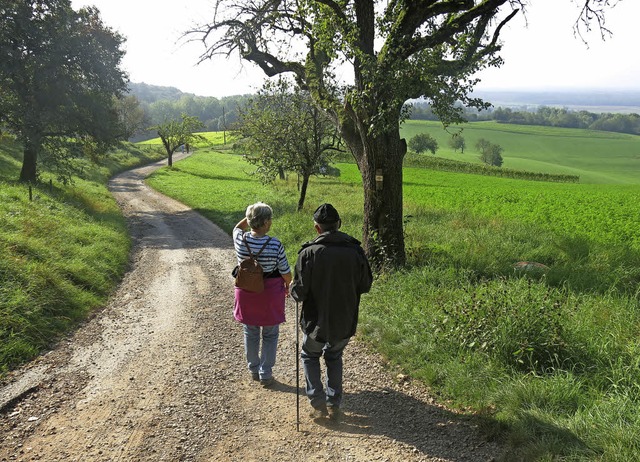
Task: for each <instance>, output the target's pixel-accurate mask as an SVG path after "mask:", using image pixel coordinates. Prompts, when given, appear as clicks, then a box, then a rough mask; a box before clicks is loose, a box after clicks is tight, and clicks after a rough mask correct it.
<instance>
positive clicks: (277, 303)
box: [233, 278, 285, 326]
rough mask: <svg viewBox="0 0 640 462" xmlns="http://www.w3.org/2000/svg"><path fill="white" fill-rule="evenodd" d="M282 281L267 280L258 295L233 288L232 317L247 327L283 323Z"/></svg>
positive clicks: (283, 293) (283, 295) (279, 279)
mask: <svg viewBox="0 0 640 462" xmlns="http://www.w3.org/2000/svg"><path fill="white" fill-rule="evenodd" d="M284 299H285V292H284V279H282V278H267V279H265V280H264V291H263V292H262V293H260V294H256V293H254V292H247V291H246V290H244V289H239V288H238V287H236V288H235V304H234V307H233V317H234V318H235V320H236V321H238V322H241V323H242V324H247V325H249V326H275V325H277V324H282V323H283V322H284V321H285V316H284Z"/></svg>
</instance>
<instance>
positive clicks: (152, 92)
mask: <svg viewBox="0 0 640 462" xmlns="http://www.w3.org/2000/svg"><path fill="white" fill-rule="evenodd" d="M129 93H131V94H132V95H134V96H135V97H136V98H138V100H140V101H142V102H145V103H149V104H151V103H155V102H156V101H163V100H167V101H177V100H179V99H180V98H181V97H182V96H184V95H190V94H191V93H184V92H182V91H181V90H179V89H177V88H175V87H161V86H158V85H149V84H147V83H135V82H130V83H129Z"/></svg>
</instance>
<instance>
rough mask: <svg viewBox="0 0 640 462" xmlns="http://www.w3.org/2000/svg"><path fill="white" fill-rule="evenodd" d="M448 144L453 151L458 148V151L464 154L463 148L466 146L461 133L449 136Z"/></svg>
mask: <svg viewBox="0 0 640 462" xmlns="http://www.w3.org/2000/svg"><path fill="white" fill-rule="evenodd" d="M449 146H451V148H452V149H453V152H457V151H458V149H460V152H461V153H462V154H464V148H466V147H467V143H466V141H465V140H464V137H463V136H462V135H461V134H459V133H456V134H455V135H452V136H451V138H450V139H449Z"/></svg>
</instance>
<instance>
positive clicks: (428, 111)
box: [411, 102, 640, 135]
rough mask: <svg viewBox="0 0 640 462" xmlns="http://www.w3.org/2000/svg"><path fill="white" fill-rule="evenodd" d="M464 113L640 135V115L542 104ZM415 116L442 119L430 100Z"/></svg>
mask: <svg viewBox="0 0 640 462" xmlns="http://www.w3.org/2000/svg"><path fill="white" fill-rule="evenodd" d="M463 110H464V116H465V118H466V119H467V120H468V121H470V122H474V121H480V120H495V121H497V122H502V123H510V124H520V125H541V126H547V127H565V128H585V129H590V130H601V131H608V132H617V133H629V134H632V135H640V115H638V114H635V113H634V114H619V113H601V114H596V113H593V112H589V111H572V110H569V109H566V108H556V107H547V106H542V107H539V108H537V109H536V110H535V111H527V110H514V109H511V108H502V107H498V108H495V109H488V110H485V111H478V110H476V109H469V108H465V109H463ZM411 118H412V119H416V120H438V117H437V116H436V115H435V114H434V112H433V110H432V108H431V106H430V105H429V104H428V103H421V102H418V103H413V105H412V108H411Z"/></svg>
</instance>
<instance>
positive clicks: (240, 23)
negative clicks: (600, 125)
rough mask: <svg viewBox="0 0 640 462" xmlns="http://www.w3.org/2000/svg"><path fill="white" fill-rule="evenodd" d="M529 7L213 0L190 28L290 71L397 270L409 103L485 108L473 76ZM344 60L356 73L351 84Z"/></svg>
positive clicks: (458, 115) (213, 47)
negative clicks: (354, 171)
mask: <svg viewBox="0 0 640 462" xmlns="http://www.w3.org/2000/svg"><path fill="white" fill-rule="evenodd" d="M608 2H609V0H585V6H584V8H585V10H583V16H584V17H586V18H593V13H597V14H601V12H602V9H603V8H604V7H605V6H606V5H608ZM524 3H525V0H430V1H415V2H399V1H395V0H393V1H386V0H385V1H382V0H379V1H376V0H344V1H336V0H300V1H297V2H285V1H274V0H263V1H252V2H243V1H240V0H216V2H215V3H214V7H213V8H214V9H215V15H213V20H212V21H211V22H210V23H208V24H205V25H203V26H202V27H198V28H195V29H194V30H192V31H190V32H188V33H187V34H196V36H197V38H198V39H201V40H202V41H203V42H204V44H205V46H206V51H205V52H204V53H203V55H202V56H201V60H206V59H208V58H211V57H213V56H216V55H223V56H229V54H231V53H234V52H238V53H239V54H240V56H241V58H242V59H244V60H247V61H250V62H253V63H255V64H256V65H258V66H259V67H260V68H261V69H262V70H263V71H264V72H265V74H267V75H268V76H274V75H278V74H283V73H291V74H293V75H294V77H295V79H296V80H297V82H298V84H299V85H301V86H302V87H303V88H305V89H308V90H309V91H310V92H311V95H312V97H313V99H314V100H315V101H316V102H317V103H318V104H319V105H320V106H321V107H322V108H323V109H324V110H325V111H326V112H327V113H328V114H329V116H330V117H331V118H332V120H333V122H334V123H335V124H336V126H337V127H338V129H339V131H340V134H341V135H342V137H343V139H344V140H345V143H346V145H347V146H348V147H349V149H350V151H351V153H352V155H353V157H354V158H355V160H356V162H357V164H358V167H359V170H360V173H361V175H362V184H363V190H364V226H363V245H364V247H365V249H366V251H367V253H368V255H369V257H370V258H371V259H372V261H373V262H374V263H375V264H378V265H380V264H384V263H386V262H389V263H391V264H392V265H394V266H395V265H401V264H403V263H404V261H405V247H404V234H403V233H404V230H403V201H402V161H403V158H404V156H405V154H406V151H407V143H406V141H405V140H404V139H402V138H401V137H400V123H401V122H402V120H403V118H404V117H405V116H406V113H405V112H403V107H404V104H405V102H406V101H407V100H409V99H418V98H420V97H424V98H425V99H426V100H428V101H430V103H431V105H432V107H433V110H434V112H435V113H436V114H437V115H438V117H439V118H440V119H441V120H442V122H443V123H444V124H450V123H453V122H458V121H461V120H462V109H461V107H459V106H457V105H456V103H457V102H462V103H463V105H465V106H468V107H475V108H478V109H481V108H485V107H487V106H486V105H485V104H484V102H482V101H481V100H479V99H477V98H472V97H470V96H469V92H470V91H471V90H472V88H473V86H474V84H475V83H476V80H475V79H474V78H473V75H474V74H475V73H476V72H477V71H478V70H480V69H482V68H484V67H487V66H499V65H500V64H501V59H500V58H499V57H498V55H497V53H498V52H499V50H500V43H499V42H498V39H499V35H500V31H501V29H502V28H503V27H504V25H505V24H507V23H508V22H509V20H511V19H512V18H513V17H514V16H515V15H516V14H517V12H518V11H519V8H518V7H521V6H523V4H524ZM600 18H601V15H599V16H598V15H596V19H597V20H599V19H600ZM192 36H193V35H192ZM341 66H344V67H346V66H349V67H350V71H351V72H350V75H352V81H350V82H344V85H343V82H341V81H338V79H337V78H336V76H337V75H338V74H340V75H344V74H345V72H342V68H340V67H341ZM339 68H340V69H339ZM337 70H340V71H341V72H339V73H338V72H337Z"/></svg>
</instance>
